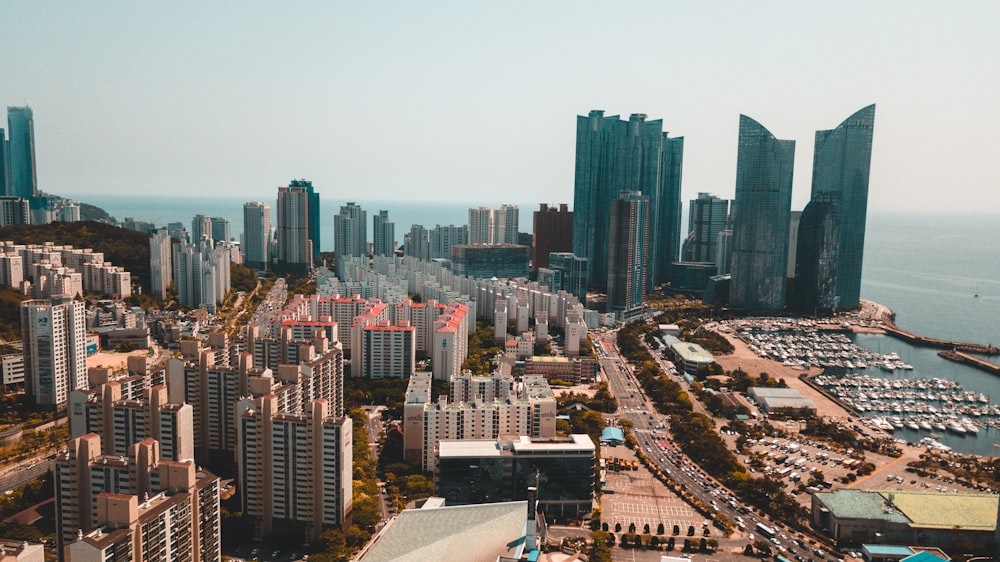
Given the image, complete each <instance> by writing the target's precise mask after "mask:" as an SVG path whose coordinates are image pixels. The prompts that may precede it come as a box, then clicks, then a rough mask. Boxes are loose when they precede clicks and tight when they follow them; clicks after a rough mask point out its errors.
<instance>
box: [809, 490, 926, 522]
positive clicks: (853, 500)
mask: <svg viewBox="0 0 1000 562" xmlns="http://www.w3.org/2000/svg"><path fill="white" fill-rule="evenodd" d="M815 496H816V498H817V499H819V501H821V502H822V503H823V505H824V506H825V507H826V508H827V509H829V510H830V512H831V513H832V514H833V516H834V517H837V518H838V519H881V520H885V521H888V522H890V523H908V522H909V519H907V518H906V516H905V515H903V514H902V513H900V512H899V511H897V510H895V509H893V508H890V507H887V506H886V503H885V498H883V497H882V496H880V495H878V494H873V493H869V492H863V491H861V490H850V489H844V490H837V491H835V492H819V493H817V494H815Z"/></svg>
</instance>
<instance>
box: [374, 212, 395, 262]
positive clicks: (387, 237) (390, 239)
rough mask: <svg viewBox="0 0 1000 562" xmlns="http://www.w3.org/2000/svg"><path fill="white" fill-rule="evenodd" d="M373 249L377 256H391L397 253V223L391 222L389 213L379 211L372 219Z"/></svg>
mask: <svg viewBox="0 0 1000 562" xmlns="http://www.w3.org/2000/svg"><path fill="white" fill-rule="evenodd" d="M372 239H373V244H372V249H373V252H374V254H375V255H376V256H391V255H393V254H394V253H395V251H396V223H394V222H392V221H391V220H389V211H379V212H378V214H377V215H375V216H374V217H373V218H372Z"/></svg>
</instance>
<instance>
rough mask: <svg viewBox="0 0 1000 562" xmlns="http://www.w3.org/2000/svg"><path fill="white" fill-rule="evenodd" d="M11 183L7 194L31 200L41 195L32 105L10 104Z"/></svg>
mask: <svg viewBox="0 0 1000 562" xmlns="http://www.w3.org/2000/svg"><path fill="white" fill-rule="evenodd" d="M7 132H8V134H9V135H10V140H8V141H7V151H6V152H7V162H8V163H9V165H10V171H9V176H8V177H9V178H10V179H9V183H8V185H7V191H6V192H5V193H4V195H13V196H15V197H20V198H22V199H25V200H32V199H34V198H35V197H36V196H37V195H38V172H37V170H36V169H35V114H34V112H32V111H31V108H30V107H10V106H8V107H7Z"/></svg>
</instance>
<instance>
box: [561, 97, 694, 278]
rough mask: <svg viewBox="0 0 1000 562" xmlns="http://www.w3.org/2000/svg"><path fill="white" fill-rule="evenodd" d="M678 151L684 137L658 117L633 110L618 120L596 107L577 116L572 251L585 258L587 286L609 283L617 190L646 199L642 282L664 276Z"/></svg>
mask: <svg viewBox="0 0 1000 562" xmlns="http://www.w3.org/2000/svg"><path fill="white" fill-rule="evenodd" d="M683 154H684V139H683V137H679V138H673V139H672V138H669V137H668V135H667V133H665V132H663V121H662V120H654V121H646V116H645V115H643V114H633V115H631V116H630V117H629V120H628V121H623V120H621V119H620V118H619V117H618V116H617V115H615V116H610V117H605V116H604V112H603V111H600V110H594V111H591V112H590V113H589V114H588V115H587V116H582V115H581V116H578V117H577V127H576V178H575V184H574V191H573V253H574V254H576V255H577V256H580V257H582V258H586V259H587V260H588V263H589V264H590V275H591V277H590V281H589V285H590V286H591V287H592V288H594V289H596V290H598V291H604V290H607V288H608V277H607V276H608V259H609V256H608V252H609V250H608V242H609V236H610V227H611V215H610V209H611V201H612V200H613V199H614V198H615V197H617V196H618V193H619V192H621V191H630V192H638V193H641V194H642V195H644V196H646V198H647V199H648V201H649V206H650V209H649V211H650V222H649V229H648V232H649V236H650V238H649V243H650V247H649V249H648V251H649V262H648V264H647V268H648V270H649V271H648V276H647V282H648V283H649V285H650V286H652V285H656V284H659V283H663V282H665V281H667V279H668V275H669V269H670V264H671V262H673V261H676V260H677V256H678V251H679V247H680V227H681V199H680V197H681V194H680V187H681V162H682V159H683Z"/></svg>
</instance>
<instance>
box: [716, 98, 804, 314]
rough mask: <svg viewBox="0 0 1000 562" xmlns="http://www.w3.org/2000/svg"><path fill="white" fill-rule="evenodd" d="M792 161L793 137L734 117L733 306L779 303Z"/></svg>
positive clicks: (743, 117)
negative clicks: (736, 129)
mask: <svg viewBox="0 0 1000 562" xmlns="http://www.w3.org/2000/svg"><path fill="white" fill-rule="evenodd" d="M794 163H795V141H792V140H780V139H778V138H775V136H774V135H773V134H771V132H770V131H768V130H767V129H765V128H764V127H763V126H762V125H761V124H760V123H758V122H756V121H754V120H753V119H751V118H749V117H747V116H746V115H740V137H739V149H738V153H737V160H736V201H735V203H734V204H735V206H736V211H735V215H734V219H733V250H732V262H731V270H732V284H731V286H730V294H729V300H730V304H731V305H732V306H733V307H734V308H744V309H752V310H771V311H773V310H781V309H782V308H784V306H785V274H786V269H787V263H788V224H789V220H790V219H789V217H790V214H791V207H792V167H793V165H794Z"/></svg>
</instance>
